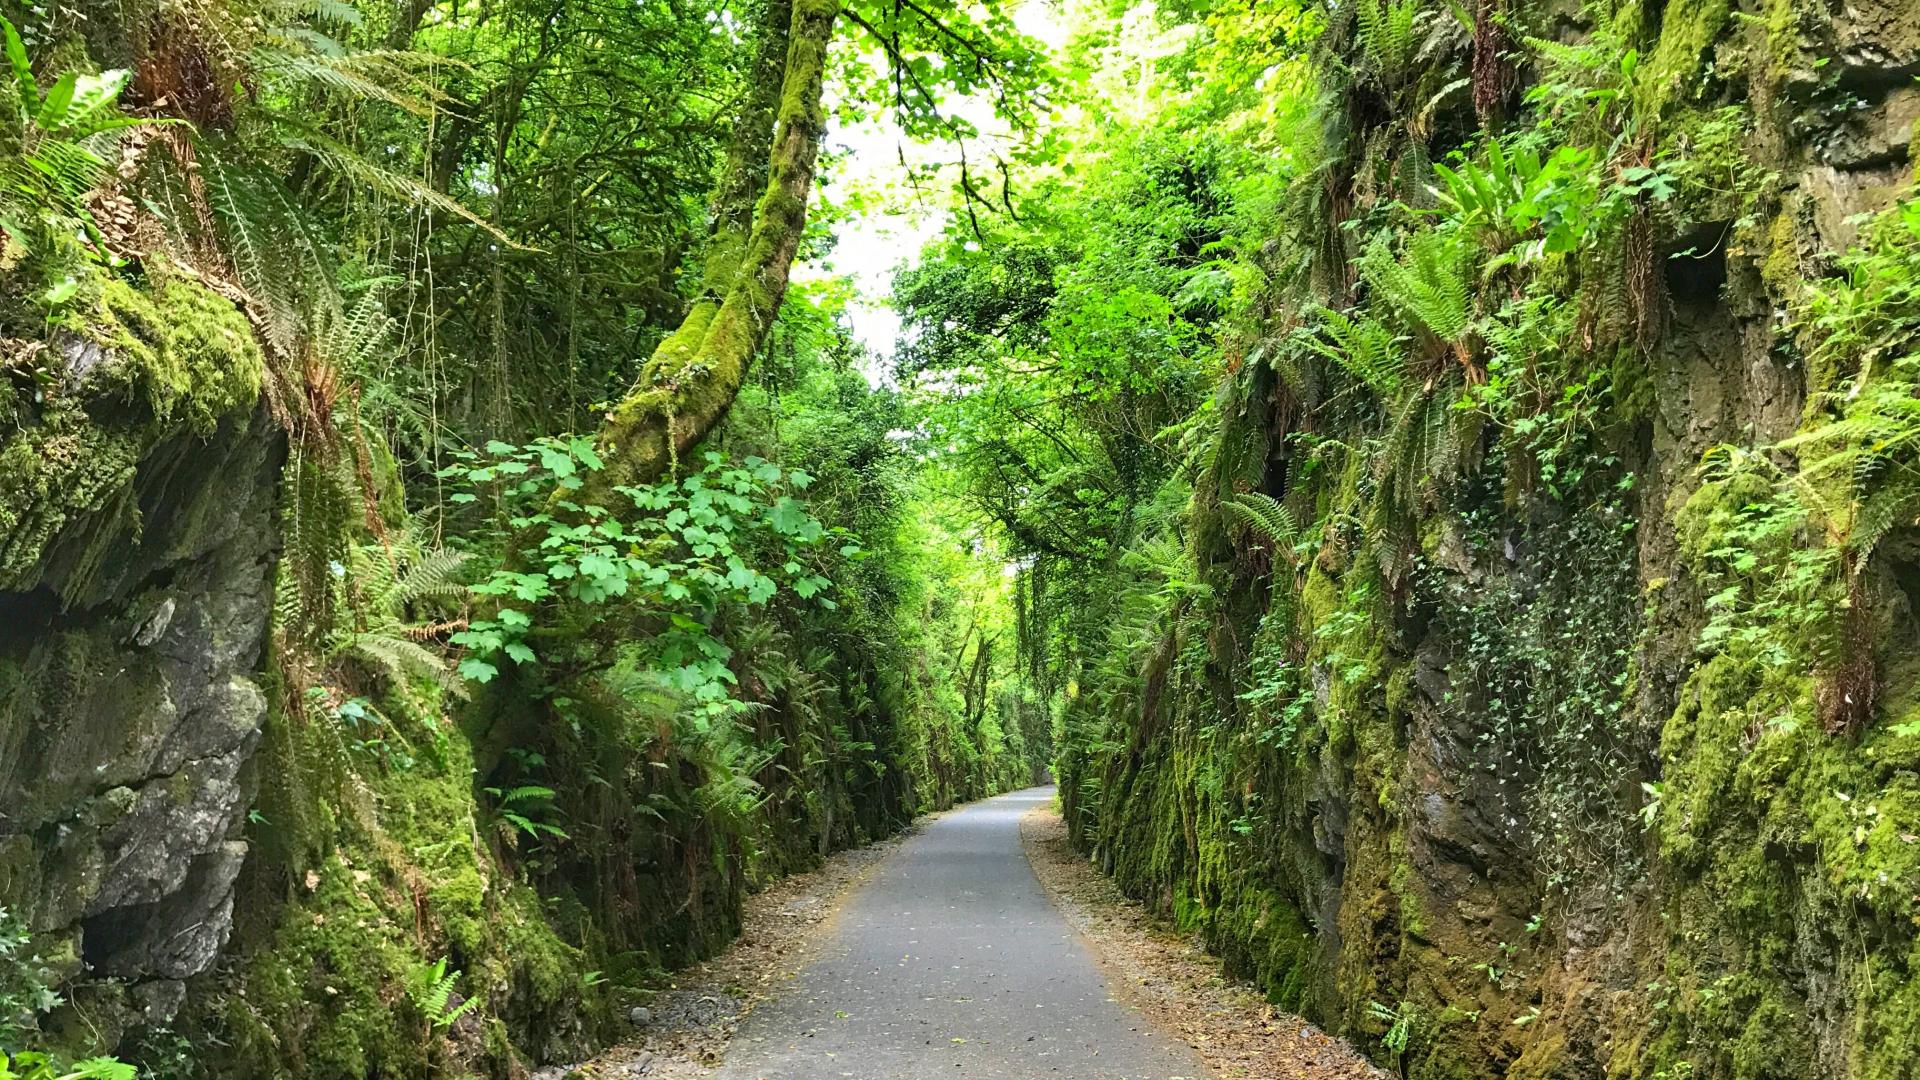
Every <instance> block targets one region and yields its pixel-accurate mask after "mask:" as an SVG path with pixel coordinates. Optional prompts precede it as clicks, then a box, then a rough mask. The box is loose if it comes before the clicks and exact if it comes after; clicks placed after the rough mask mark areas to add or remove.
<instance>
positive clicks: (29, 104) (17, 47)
mask: <svg viewBox="0 0 1920 1080" xmlns="http://www.w3.org/2000/svg"><path fill="white" fill-rule="evenodd" d="M0 34H4V35H5V37H6V49H7V63H8V65H9V66H11V67H12V68H13V86H14V91H15V92H16V93H17V94H19V96H20V111H21V112H22V113H24V114H25V115H26V116H28V117H29V118H31V117H34V116H37V115H39V113H40V84H38V83H36V82H34V81H33V64H32V63H30V62H29V61H28V60H27V45H26V42H24V41H21V40H20V31H18V30H15V29H14V28H13V24H12V23H11V22H8V21H7V19H6V17H5V16H4V15H0Z"/></svg>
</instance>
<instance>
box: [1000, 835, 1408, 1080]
mask: <svg viewBox="0 0 1920 1080" xmlns="http://www.w3.org/2000/svg"><path fill="white" fill-rule="evenodd" d="M1020 839H1021V842H1022V843H1023V844H1024V845H1025V847H1026V851H1027V861H1028V862H1030V863H1032V864H1033V873H1034V876H1035V877H1037V878H1039V879H1040V884H1041V886H1042V887H1043V888H1044V889H1045V890H1046V892H1047V894H1048V896H1050V897H1051V898H1052V899H1053V903H1054V906H1055V907H1057V908H1059V909H1060V912H1061V914H1063V915H1065V916H1066V919H1067V922H1068V923H1069V924H1070V925H1071V926H1072V927H1073V928H1074V929H1075V930H1076V931H1077V932H1079V934H1080V936H1081V937H1082V938H1084V939H1085V940H1086V941H1087V942H1088V943H1089V944H1091V945H1092V947H1093V952H1094V957H1095V959H1096V960H1097V961H1098V963H1099V965H1100V967H1101V969H1102V970H1103V971H1104V972H1105V973H1106V975H1107V979H1108V982H1109V983H1110V984H1111V985H1112V986H1113V987H1114V991H1115V996H1116V997H1118V998H1119V999H1120V1000H1121V1001H1122V1002H1124V1003H1125V1004H1127V1005H1131V1006H1132V1007H1134V1008H1135V1009H1138V1010H1139V1011H1140V1012H1141V1013H1142V1014H1143V1015H1145V1016H1146V1017H1147V1019H1148V1020H1150V1021H1152V1022H1153V1023H1154V1024H1156V1025H1157V1026H1159V1027H1160V1028H1161V1029H1162V1030H1164V1031H1166V1032H1168V1033H1170V1034H1172V1035H1174V1036H1175V1037H1177V1038H1179V1039H1181V1040H1182V1041H1184V1042H1186V1044H1187V1045H1188V1046H1191V1047H1192V1048H1193V1050H1194V1052H1195V1053H1197V1054H1199V1055H1200V1058H1201V1060H1203V1061H1204V1062H1205V1063H1206V1065H1207V1067H1208V1068H1209V1069H1211V1070H1212V1071H1213V1073H1214V1075H1215V1076H1217V1077H1219V1078H1220V1080H1242V1078H1247V1080H1387V1077H1388V1076H1389V1075H1390V1074H1388V1073H1385V1072H1382V1071H1381V1070H1380V1069H1378V1068H1375V1067H1374V1066H1373V1065H1371V1064H1369V1063H1368V1062H1367V1060H1366V1058H1364V1057H1362V1056H1361V1055H1360V1053H1359V1052H1358V1051H1357V1050H1355V1049H1354V1048H1353V1047H1352V1046H1351V1045H1350V1044H1348V1043H1347V1042H1346V1041H1345V1040H1343V1039H1337V1038H1334V1037H1333V1036H1330V1035H1328V1034H1326V1033H1325V1032H1323V1031H1321V1030H1320V1029H1319V1028H1317V1027H1314V1026H1313V1025H1312V1024H1309V1023H1307V1022H1306V1021H1305V1020H1303V1019H1301V1018H1300V1017H1298V1016H1294V1015H1293V1014H1291V1013H1287V1012H1283V1011H1281V1010H1279V1009H1277V1008H1275V1007H1274V1006H1272V1005H1270V1004H1268V1003H1267V1001H1266V999H1265V998H1263V997H1262V996H1261V995H1260V993H1259V992H1258V991H1256V990H1255V989H1254V988H1253V987H1251V986H1249V985H1247V984H1246V983H1242V982H1238V981H1235V980H1232V979H1229V978H1227V977H1226V976H1225V975H1223V974H1222V972H1221V969H1220V961H1219V960H1218V959H1217V958H1215V957H1213V956H1209V955H1208V954H1207V953H1206V951H1205V950H1204V949H1203V948H1202V947H1201V945H1200V944H1199V942H1198V940H1197V939H1196V938H1195V937H1193V936H1190V935H1182V934H1179V933H1176V932H1174V931H1173V930H1172V929H1171V928H1169V927H1168V926H1167V925H1166V924H1165V923H1164V922H1163V921H1161V920H1158V919H1156V918H1154V917H1153V915H1151V914H1150V913H1149V912H1148V911H1147V910H1146V908H1144V907H1142V906H1141V905H1139V904H1137V903H1135V902H1133V901H1132V900H1129V899H1128V898H1127V897H1126V896H1125V895H1124V894H1122V893H1121V892H1120V890H1119V888H1118V887H1117V886H1116V885H1114V883H1113V882H1112V881H1111V880H1110V879H1109V878H1107V877H1106V876H1105V875H1104V874H1101V873H1100V872H1099V871H1097V870H1095V869H1094V868H1093V865H1092V864H1091V863H1090V862H1088V861H1087V860H1086V859H1085V858H1084V857H1082V856H1081V855H1080V853H1079V852H1077V851H1075V850H1074V849H1073V845H1072V843H1071V842H1070V841H1069V839H1068V837H1067V826H1066V822H1065V821H1063V820H1062V819H1061V817H1060V811H1059V809H1058V808H1057V807H1055V806H1053V805H1051V804H1043V805H1041V806H1039V807H1036V808H1035V809H1033V810H1032V811H1030V812H1028V813H1027V814H1026V815H1025V816H1024V817H1022V818H1021V819H1020Z"/></svg>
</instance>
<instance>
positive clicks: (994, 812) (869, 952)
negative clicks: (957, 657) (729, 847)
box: [719, 788, 1208, 1080]
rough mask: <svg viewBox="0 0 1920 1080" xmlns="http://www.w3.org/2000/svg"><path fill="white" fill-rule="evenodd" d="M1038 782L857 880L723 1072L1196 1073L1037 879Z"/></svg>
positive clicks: (816, 1078)
mask: <svg viewBox="0 0 1920 1080" xmlns="http://www.w3.org/2000/svg"><path fill="white" fill-rule="evenodd" d="M1052 797H1053V789H1052V788H1032V789H1030V790H1027V791H1020V792H1015V793H1014V794H1011V795H1002V796H1000V797H999V798H997V799H989V800H986V801H985V802H981V803H976V804H974V805H973V806H970V807H967V808H965V809H963V810H959V811H956V812H954V813H950V814H947V815H946V816H944V817H941V818H939V819H937V820H935V821H933V822H932V823H930V824H929V825H927V827H926V828H925V829H923V830H922V831H921V832H920V834H919V835H917V836H914V837H913V838H911V839H909V840H908V841H907V842H906V843H905V844H904V845H902V846H901V848H900V849H899V850H898V851H896V852H894V853H893V855H891V856H889V857H888V859H887V860H886V862H884V863H883V864H881V866H880V867H879V868H878V869H877V870H876V871H875V872H874V874H873V876H872V877H871V878H869V879H868V880H867V881H866V882H865V883H864V884H862V885H861V886H860V887H859V888H858V889H857V890H856V891H855V892H854V894H853V895H852V897H850V898H849V899H848V900H847V901H846V904H845V906H844V907H843V908H842V910H841V912H840V914H839V916H838V918H837V919H836V920H835V921H834V922H833V923H832V924H831V930H830V933H831V935H832V938H831V940H830V941H828V942H827V943H826V944H825V946H824V947H823V948H822V950H821V952H820V955H819V959H817V960H815V961H814V962H813V963H812V964H811V965H809V966H808V967H807V968H806V969H804V970H803V971H802V972H801V973H800V975H799V976H798V978H797V979H796V980H795V984H794V985H793V986H792V987H790V988H789V989H788V990H786V991H785V992H784V993H781V994H779V995H777V996H776V997H774V998H773V999H772V1000H770V1001H767V1002H765V1003H763V1004H762V1005H760V1006H759V1007H758V1008H757V1009H755V1010H754V1011H753V1012H752V1013H750V1014H749V1015H748V1017H747V1019H746V1020H745V1022H744V1023H743V1025H742V1028H741V1031H740V1033H739V1036H738V1037H737V1038H735V1039H734V1041H733V1044H732V1047H731V1049H730V1050H729V1051H728V1053H727V1058H726V1063H725V1064H724V1065H723V1066H722V1067H721V1069H720V1072H719V1077H720V1080H839V1078H843V1077H853V1078H857V1080H949V1078H958V1077H967V1078H979V1080H1000V1078H1005V1080H1204V1078H1205V1077H1206V1076H1207V1075H1208V1073H1207V1072H1206V1069H1205V1068H1204V1066H1202V1065H1201V1064H1200V1061H1199V1059H1198V1058H1197V1057H1195V1056H1194V1054H1193V1052H1192V1051H1191V1050H1189V1049H1188V1048H1187V1047H1186V1046H1185V1045H1183V1044H1181V1043H1179V1042H1178V1041H1176V1040H1173V1039H1171V1038H1168V1037H1166V1036H1165V1035H1163V1034H1161V1033H1159V1032H1157V1031H1155V1030H1154V1029H1153V1028H1152V1026H1151V1025H1149V1024H1148V1023H1147V1021H1146V1019H1145V1017H1143V1016H1141V1015H1140V1014H1139V1013H1138V1012H1136V1011H1134V1010H1133V1009H1131V1008H1129V1007H1128V1006H1126V1005H1123V1004H1121V1003H1119V1002H1118V1001H1116V1000H1114V997H1113V993H1112V989H1111V988H1110V987H1109V986H1108V985H1107V982H1106V980H1105V978H1104V977H1103V976H1102V975H1101V973H1100V969H1099V968H1098V967H1097V966H1096V965H1095V963H1094V960H1093V955H1092V953H1091V952H1089V951H1088V946H1087V945H1086V943H1085V942H1084V941H1082V940H1081V939H1080V937H1079V936H1078V935H1077V934H1075V933H1074V931H1073V930H1072V928H1071V927H1069V926H1068V925H1067V922H1066V920H1065V919H1064V918H1062V917H1061V915H1060V913H1059V912H1058V911H1057V910H1055V909H1054V907H1053V904H1052V902H1051V901H1049V900H1048V899H1047V895H1046V893H1045V892H1043V891H1042V890H1041V888H1040V883H1039V882H1038V881H1036V880H1035V879H1034V876H1033V870H1032V868H1031V867H1030V866H1029V865H1028V864H1027V857H1026V853H1025V851H1024V849H1023V848H1022V847H1021V843H1020V824H1019V822H1020V816H1021V815H1022V814H1024V813H1026V812H1027V811H1028V810H1031V809H1033V808H1034V807H1035V806H1037V805H1039V804H1040V803H1042V802H1044V801H1046V800H1048V799H1051V798H1052Z"/></svg>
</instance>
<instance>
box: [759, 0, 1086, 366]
mask: <svg viewBox="0 0 1920 1080" xmlns="http://www.w3.org/2000/svg"><path fill="white" fill-rule="evenodd" d="M1014 23H1015V25H1017V26H1018V27H1019V28H1020V31H1021V32H1022V33H1024V34H1026V35H1028V36H1030V37H1033V38H1035V39H1037V40H1039V41H1041V42H1042V43H1044V44H1045V45H1046V46H1047V47H1048V48H1049V49H1059V48H1061V47H1062V46H1063V45H1065V43H1066V38H1067V30H1066V26H1065V24H1064V22H1063V21H1062V19H1061V17H1060V12H1059V10H1058V7H1057V3H1056V0H1025V2H1024V3H1021V4H1020V6H1019V7H1017V8H1015V9H1014ZM880 62H881V61H880V60H879V59H877V58H876V59H875V63H880ZM828 92H829V93H830V94H831V93H833V92H834V91H833V90H832V89H831V88H830V89H829V91H828ZM954 111H955V112H956V113H957V114H959V115H961V116H964V117H965V118H967V119H968V120H970V121H972V122H973V123H974V124H975V125H976V126H977V127H978V128H979V129H980V130H981V131H982V132H985V133H986V138H987V139H988V140H991V138H992V137H993V136H994V134H995V133H998V132H1004V130H1005V129H1004V126H1003V125H1000V124H998V123H997V122H996V121H995V120H994V117H993V110H992V108H991V107H990V106H989V105H988V103H987V102H986V100H985V99H978V100H971V101H965V102H960V103H957V104H956V106H955V108H954ZM827 143H828V146H829V147H830V148H831V150H832V151H833V152H835V153H836V154H843V155H845V156H844V157H841V158H839V160H837V161H836V163H835V165H834V168H833V171H832V176H831V179H830V182H829V184H828V187H827V193H828V195H829V197H839V196H841V195H842V194H843V193H845V192H847V191H850V190H853V189H854V188H856V187H858V188H862V189H865V190H867V191H871V192H875V193H878V194H883V195H884V196H885V198H884V199H881V200H876V205H875V208H874V209H872V210H869V211H867V212H865V213H863V214H861V215H860V216H858V217H855V218H853V219H852V220H849V221H847V222H844V223H842V224H841V225H840V227H839V228H838V230H837V231H836V235H837V237H838V242H837V243H836V244H835V246H834V250H833V252H832V253H831V254H830V255H829V256H828V257H827V258H826V259H822V260H817V261H815V262H812V263H807V264H804V265H802V266H799V267H796V268H795V271H794V276H795V277H796V278H797V279H799V280H803V281H804V280H809V279H812V280H818V279H820V278H825V277H833V276H836V275H844V276H846V277H847V278H849V279H851V280H852V282H853V285H854V289H855V292H856V296H857V299H856V300H855V301H854V302H853V303H852V304H851V305H849V308H848V319H849V321H850V322H851V324H852V327H853V333H854V336H855V337H857V338H859V339H860V341H861V342H862V343H864V344H865V345H866V346H867V348H868V349H869V350H870V351H871V352H872V353H873V354H874V356H875V357H876V358H877V359H881V360H885V359H886V358H888V357H891V356H892V355H893V349H894V342H895V340H896V339H897V338H898V336H899V333H900V318H899V316H898V315H896V314H895V313H894V311H893V308H892V306H891V303H890V300H889V296H888V294H889V293H890V292H891V290H892V285H893V275H894V271H896V270H898V269H899V268H900V267H901V266H903V265H907V264H910V263H912V262H913V261H914V260H916V259H917V258H918V257H919V255H920V251H921V249H922V248H924V247H925V246H926V245H927V244H928V243H929V242H930V241H932V240H933V239H934V238H935V237H937V236H939V235H940V230H941V228H942V227H943V226H944V225H945V223H946V218H947V207H948V204H949V202H950V199H951V192H950V191H949V190H948V188H947V186H946V183H945V182H944V181H943V182H942V183H940V184H937V185H933V186H929V187H927V188H926V189H925V191H924V192H923V194H922V195H921V196H920V197H917V198H916V196H915V193H914V192H913V191H912V189H911V188H910V187H909V186H908V185H907V184H906V182H905V177H904V176H903V175H902V171H901V168H900V158H901V156H902V155H904V156H905V157H906V159H907V161H909V162H912V163H916V164H924V163H927V162H931V161H945V160H951V159H953V158H954V156H955V155H954V151H953V148H952V147H951V146H941V145H927V144H915V143H911V142H907V141H906V140H905V139H904V137H903V136H901V135H900V134H899V132H898V131H896V130H895V129H894V127H893V125H892V124H891V123H889V122H888V121H887V120H886V119H885V118H881V119H878V120H870V121H868V122H866V123H864V124H861V125H859V126H857V127H853V128H838V129H835V130H833V131H831V132H829V133H828V137H827ZM882 207H884V208H882ZM881 366H883V365H876V369H875V370H871V371H869V372H868V373H867V377H868V378H869V379H870V380H872V381H875V382H879V381H881V380H882V379H884V378H885V372H883V371H881V370H879V367H881Z"/></svg>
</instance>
